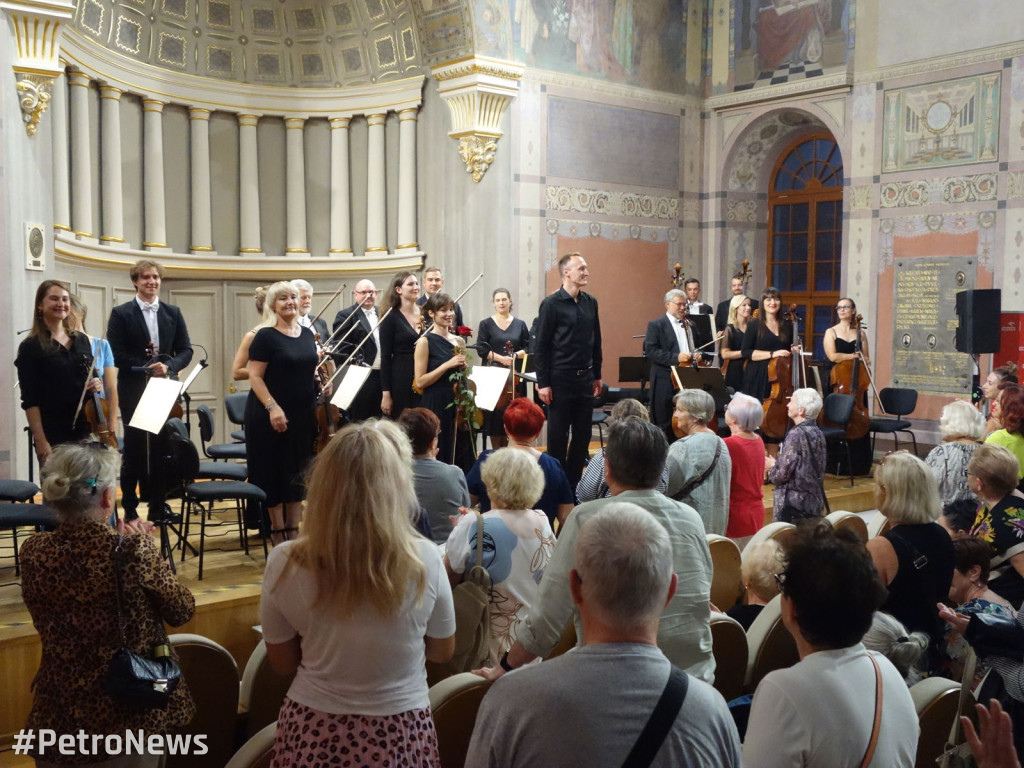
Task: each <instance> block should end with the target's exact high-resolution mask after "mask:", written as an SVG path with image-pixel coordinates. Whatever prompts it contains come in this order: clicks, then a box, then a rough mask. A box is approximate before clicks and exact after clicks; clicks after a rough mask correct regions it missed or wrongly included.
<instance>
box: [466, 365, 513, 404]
mask: <svg viewBox="0 0 1024 768" xmlns="http://www.w3.org/2000/svg"><path fill="white" fill-rule="evenodd" d="M508 374H509V370H508V368H501V367H499V366H493V365H492V366H484V365H474V366H473V367H472V368H470V371H469V378H470V380H471V381H473V382H475V383H476V396H475V400H476V407H477V408H479V409H480V410H482V411H493V410H494V408H495V406H497V404H498V400H499V399H501V395H502V392H504V391H505V389H506V388H507V387H508Z"/></svg>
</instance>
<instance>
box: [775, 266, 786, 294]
mask: <svg viewBox="0 0 1024 768" xmlns="http://www.w3.org/2000/svg"><path fill="white" fill-rule="evenodd" d="M788 271H789V270H788V267H787V266H786V265H785V264H776V265H775V266H774V267H773V268H772V285H774V286H775V287H776V288H779V289H780V290H785V289H786V286H787V285H788V284H789V278H788Z"/></svg>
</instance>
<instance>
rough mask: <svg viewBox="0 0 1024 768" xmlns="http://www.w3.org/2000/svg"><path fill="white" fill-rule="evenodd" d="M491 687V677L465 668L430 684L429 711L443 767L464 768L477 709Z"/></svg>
mask: <svg viewBox="0 0 1024 768" xmlns="http://www.w3.org/2000/svg"><path fill="white" fill-rule="evenodd" d="M490 687H491V683H490V681H489V680H485V679H484V678H482V677H478V676H477V675H474V674H473V673H472V672H463V673H462V674H459V675H453V676H452V677H448V678H445V679H444V680H442V681H441V682H439V683H437V684H436V685H434V686H432V687H431V688H430V693H429V696H430V712H431V714H432V715H433V717H434V727H435V728H436V730H437V748H438V751H439V752H440V755H441V766H442V768H462V766H463V765H464V764H465V762H466V753H467V752H468V751H469V740H470V737H471V736H472V735H473V726H474V725H475V724H476V713H477V711H478V710H479V709H480V702H481V701H483V698H484V694H486V693H487V689H488V688H490Z"/></svg>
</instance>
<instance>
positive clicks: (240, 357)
mask: <svg viewBox="0 0 1024 768" xmlns="http://www.w3.org/2000/svg"><path fill="white" fill-rule="evenodd" d="M252 298H253V302H254V303H255V304H256V311H257V312H259V313H260V317H261V318H262V320H261V322H260V324H259V325H257V326H255V327H254V328H253V329H252V330H249V331H246V332H245V335H244V336H242V341H241V343H239V345H238V351H237V352H235V359H234V360H233V361H232V362H231V378H233V379H234V380H235V381H248V380H249V345H250V344H252V340H253V338H254V337H255V336H256V331H258V330H259V329H260V328H261V327H262V326H263V321H265V320H266V319H267V314H268V312H267V286H265V285H261V286H260V287H259V288H257V289H256V291H255V293H253V297H252Z"/></svg>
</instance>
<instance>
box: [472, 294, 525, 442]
mask: <svg viewBox="0 0 1024 768" xmlns="http://www.w3.org/2000/svg"><path fill="white" fill-rule="evenodd" d="M491 301H492V303H493V304H494V314H493V315H491V316H490V317H485V318H484V319H483V320H482V321H481V323H480V327H479V328H478V329H477V332H476V340H477V345H478V348H479V349H480V356H481V357H482V358H483V359H484V365H500V366H501V367H502V368H511V367H512V362H513V360H517V359H521V358H522V357H524V356H525V355H526V349H527V347H528V346H529V344H530V329H529V328H528V327H527V325H526V323H525V322H524V321H523V320H522V319H521V318H518V317H514V316H513V315H512V292H511V291H510V290H509V289H508V288H495V289H494V292H493V293H492V294H491ZM508 352H511V353H512V354H511V355H510V354H508ZM525 394H526V385H525V384H524V383H522V382H516V397H520V396H523V395H525ZM504 414H505V409H504V408H498V409H495V410H494V411H491V412H489V413H488V414H487V424H486V425H485V428H486V430H487V434H488V436H489V437H490V438H491V447H492V448H504V447H505V446H506V445H508V435H507V434H505V424H504V422H503V417H504Z"/></svg>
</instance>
